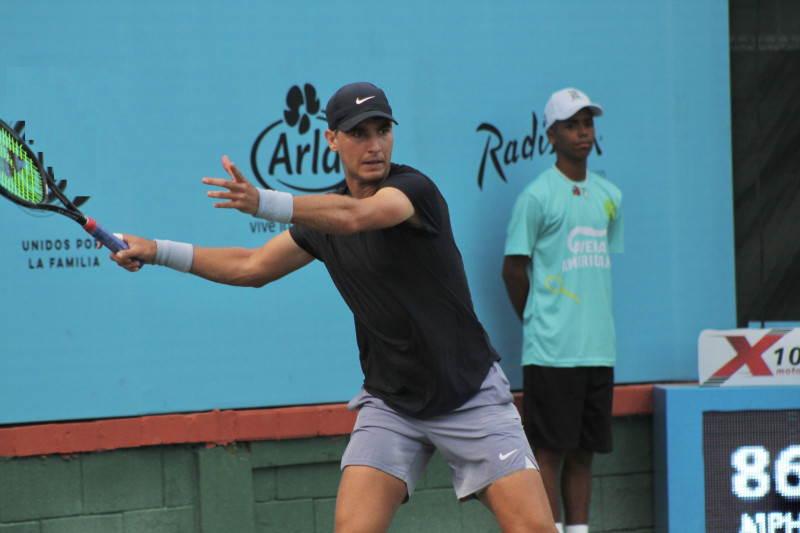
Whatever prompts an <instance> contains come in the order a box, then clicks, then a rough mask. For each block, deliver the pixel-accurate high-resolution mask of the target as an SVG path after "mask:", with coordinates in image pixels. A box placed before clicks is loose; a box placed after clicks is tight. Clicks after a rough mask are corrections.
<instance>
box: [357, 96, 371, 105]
mask: <svg viewBox="0 0 800 533" xmlns="http://www.w3.org/2000/svg"><path fill="white" fill-rule="evenodd" d="M373 98H375V97H374V96H367V97H366V98H356V105H361V104H363V103H364V102H366V101H367V100H372V99H373Z"/></svg>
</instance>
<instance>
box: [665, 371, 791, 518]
mask: <svg viewBox="0 0 800 533" xmlns="http://www.w3.org/2000/svg"><path fill="white" fill-rule="evenodd" d="M653 402H654V405H653V424H654V426H653V437H654V486H655V502H654V504H655V505H654V509H655V519H656V531H659V532H685V531H692V532H695V531H696V532H701V531H705V532H707V533H723V532H724V533H800V387H725V388H709V387H699V386H695V385H674V386H656V387H654V391H653Z"/></svg>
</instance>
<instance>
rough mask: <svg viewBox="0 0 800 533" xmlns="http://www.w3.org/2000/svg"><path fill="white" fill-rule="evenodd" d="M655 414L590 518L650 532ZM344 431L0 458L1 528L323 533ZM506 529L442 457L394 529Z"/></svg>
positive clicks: (619, 436) (607, 470)
mask: <svg viewBox="0 0 800 533" xmlns="http://www.w3.org/2000/svg"><path fill="white" fill-rule="evenodd" d="M651 435H652V433H651V418H650V416H627V417H617V418H615V419H614V437H615V451H614V452H613V453H611V454H609V455H598V456H597V458H596V459H595V468H594V486H593V502H592V518H591V524H590V525H591V529H592V531H593V532H595V533H601V532H602V533H617V532H619V533H622V532H630V533H645V532H651V531H653V502H652V494H653V490H652V485H653V482H652V471H653V465H652V436H651ZM346 444H347V438H346V437H331V436H320V437H311V438H299V439H287V440H264V441H252V442H246V443H232V444H228V445H224V446H223V445H219V446H209V445H204V444H183V445H159V446H144V447H140V448H131V449H116V450H110V451H94V452H87V453H78V454H68V455H45V456H31V457H3V458H0V533H195V532H198V533H200V532H202V533H267V532H269V533H280V532H288V533H317V532H330V531H332V530H333V516H334V508H335V501H336V491H337V488H338V484H339V478H340V472H339V459H340V457H341V455H342V452H343V451H344V448H345V446H346ZM412 531H413V532H422V533H425V532H434V533H449V532H453V533H456V532H458V533H479V532H480V533H489V532H494V531H498V529H497V526H496V525H495V522H494V519H493V517H492V516H491V514H490V513H489V512H488V511H487V510H486V509H485V508H484V507H483V506H482V505H481V504H480V503H478V502H467V503H459V502H458V501H457V499H456V497H455V494H454V493H453V489H452V486H451V483H450V479H449V474H448V470H447V466H446V464H445V463H444V462H443V461H442V460H441V458H440V457H438V456H436V457H435V458H434V460H433V461H432V462H431V464H430V465H429V467H428V469H427V470H426V472H425V474H424V477H423V479H422V481H421V483H420V485H419V486H418V487H417V490H416V491H415V492H414V495H413V496H412V498H411V501H410V502H409V503H407V504H405V505H403V506H402V507H401V509H400V511H399V513H398V515H397V517H396V518H395V521H394V522H393V524H392V527H391V529H390V532H391V533H403V532H412Z"/></svg>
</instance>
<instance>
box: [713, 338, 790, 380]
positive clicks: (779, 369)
mask: <svg viewBox="0 0 800 533" xmlns="http://www.w3.org/2000/svg"><path fill="white" fill-rule="evenodd" d="M698 370H699V377H700V384H701V385H705V386H712V387H718V386H723V385H724V386H738V387H741V386H771V385H789V386H792V385H795V386H796V385H800V329H798V328H785V329H734V330H705V331H703V332H702V333H701V334H700V339H699V341H698Z"/></svg>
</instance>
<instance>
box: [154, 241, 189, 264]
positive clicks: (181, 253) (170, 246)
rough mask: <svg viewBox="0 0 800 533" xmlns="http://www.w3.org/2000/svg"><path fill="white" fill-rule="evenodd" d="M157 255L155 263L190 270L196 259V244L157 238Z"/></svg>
mask: <svg viewBox="0 0 800 533" xmlns="http://www.w3.org/2000/svg"><path fill="white" fill-rule="evenodd" d="M155 241H156V256H155V258H153V264H155V265H159V266H165V267H169V268H173V269H175V270H178V271H180V272H189V270H190V269H191V268H192V259H194V246H192V245H191V244H187V243H185V242H173V241H163V240H159V239H156V240H155Z"/></svg>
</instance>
